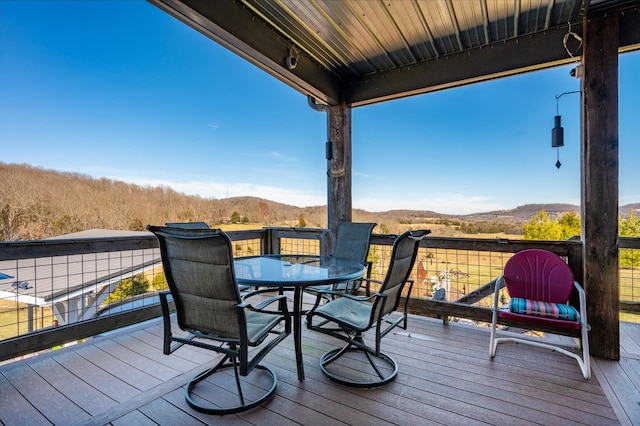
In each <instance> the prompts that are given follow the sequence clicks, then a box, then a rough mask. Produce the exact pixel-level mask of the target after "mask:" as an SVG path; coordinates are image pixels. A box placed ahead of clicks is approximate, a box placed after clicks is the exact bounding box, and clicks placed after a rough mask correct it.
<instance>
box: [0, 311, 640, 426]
mask: <svg viewBox="0 0 640 426" xmlns="http://www.w3.org/2000/svg"><path fill="white" fill-rule="evenodd" d="M396 330H397V331H395V332H392V333H390V334H389V335H387V336H386V337H385V338H384V339H383V351H385V352H386V353H388V354H389V355H391V356H392V357H393V358H394V359H396V361H397V362H398V364H399V368H400V373H399V374H398V377H397V379H396V380H395V381H394V382H392V383H390V384H388V385H386V386H383V387H380V388H375V389H356V388H349V387H345V386H340V385H337V384H334V383H333V382H331V381H330V380H329V379H328V378H326V377H325V376H324V375H323V374H322V372H321V371H320V369H319V367H318V362H319V358H320V356H322V354H323V353H324V352H326V351H327V350H329V349H331V348H333V347H336V346H340V342H339V341H336V340H335V339H333V338H331V337H329V336H326V335H323V334H319V333H314V332H311V331H308V330H306V329H305V330H303V352H304V364H305V373H306V380H305V381H304V382H299V381H298V378H297V374H296V368H295V362H294V361H293V360H294V352H293V340H292V338H288V339H286V340H285V341H284V342H282V343H281V344H280V345H279V346H278V347H276V348H275V349H274V350H273V351H272V352H271V353H270V354H269V355H268V356H267V357H266V358H265V359H264V361H263V363H264V364H267V365H269V366H270V367H271V368H272V369H273V370H274V371H275V372H276V374H277V376H278V388H277V390H276V394H275V395H274V396H273V397H272V398H271V399H270V400H269V401H267V402H266V403H265V404H263V405H262V406H261V407H259V408H256V409H254V410H251V411H249V412H245V413H240V414H237V415H228V416H224V417H220V416H209V415H206V414H202V413H199V412H197V411H195V410H193V409H192V408H191V407H189V406H188V405H187V403H186V401H185V398H184V386H185V383H186V382H187V381H188V380H189V379H191V378H192V377H193V376H195V375H196V374H197V373H199V372H200V371H202V370H204V369H205V368H207V367H208V366H211V365H213V363H214V362H215V360H217V359H219V358H218V356H217V355H213V354H211V353H210V352H209V351H206V350H204V349H201V348H195V347H191V346H183V347H182V348H180V349H178V350H177V351H175V352H174V353H173V354H171V355H170V356H166V355H163V354H162V322H161V321H159V320H158V321H152V322H148V323H145V324H143V325H140V326H138V327H133V328H129V329H127V330H123V331H120V332H115V333H110V334H108V335H105V336H100V337H96V338H93V339H88V340H87V341H86V342H83V343H80V344H77V345H74V346H70V347H67V348H63V349H60V350H57V351H51V352H48V353H44V354H40V355H38V356H35V357H32V358H27V359H23V360H19V361H14V362H12V363H7V364H4V365H2V366H0V392H1V397H0V420H1V422H0V424H5V425H13V424H30V425H31V424H34V425H38V424H55V425H107V424H112V425H128V424H139V425H157V424H159V425H165V424H166V425H172V424H180V425H192V424H193V425H201V424H230V425H249V424H252V425H272V424H278V425H293V424H304V425H314V424H322V425H349V424H350V425H385V424H397V425H414V424H435V425H437V424H443V425H475V424H477V425H480V424H495V425H502V424H518V425H528V424H532V425H533V424H557V423H558V422H560V423H564V424H586V425H616V424H622V425H633V424H640V405H638V402H639V401H640V344H639V343H640V325H638V324H630V323H623V324H622V325H621V335H623V336H624V337H623V338H621V359H620V361H610V360H602V359H596V358H594V359H593V373H594V374H593V376H592V378H591V379H590V380H588V381H587V380H584V379H583V378H582V375H581V373H580V369H579V367H578V366H577V364H576V363H575V361H573V360H571V359H570V358H568V357H566V356H563V355H561V354H558V353H554V352H551V351H545V350H542V349H539V348H533V347H530V346H523V345H515V344H503V345H500V347H499V349H498V351H497V353H496V356H495V358H494V359H493V360H491V359H490V358H489V355H488V351H489V333H488V329H486V328H482V327H475V326H471V325H467V324H460V323H456V322H451V323H450V324H449V325H443V323H442V321H439V320H436V319H431V318H423V317H413V316H412V317H411V318H410V321H409V329H408V330H406V331H405V330H401V329H396ZM175 331H176V333H181V332H180V331H179V330H175ZM337 368H349V369H350V370H353V371H354V374H364V373H363V372H362V371H361V370H363V369H364V367H363V365H362V364H361V363H359V362H357V361H356V360H353V361H351V362H341V363H339V365H337ZM233 380H234V379H233V375H232V373H231V371H230V370H229V371H225V372H224V373H222V372H221V373H218V374H216V375H215V377H212V378H209V379H207V380H206V382H203V383H201V384H200V385H198V387H197V388H196V395H198V397H200V398H203V399H205V400H208V401H210V402H212V403H215V401H216V398H222V396H223V395H224V394H225V392H226V391H223V390H222V389H224V388H226V387H231V386H234V382H233ZM264 386H265V385H264V383H263V381H261V380H260V379H259V378H252V379H247V387H246V392H247V395H248V396H249V397H250V396H251V395H252V394H257V393H259V391H260V389H261V387H264ZM214 394H215V395H216V398H214V397H212V395H214Z"/></svg>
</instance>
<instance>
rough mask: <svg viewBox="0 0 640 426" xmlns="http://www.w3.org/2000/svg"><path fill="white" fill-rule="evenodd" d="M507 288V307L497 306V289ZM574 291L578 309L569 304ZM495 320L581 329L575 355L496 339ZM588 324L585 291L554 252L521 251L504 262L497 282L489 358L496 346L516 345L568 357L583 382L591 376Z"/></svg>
mask: <svg viewBox="0 0 640 426" xmlns="http://www.w3.org/2000/svg"><path fill="white" fill-rule="evenodd" d="M503 286H506V287H507V291H508V292H509V296H510V298H511V300H510V302H509V305H508V307H503V308H500V307H499V303H500V301H499V299H500V297H499V293H500V289H501V288H502V287H503ZM573 291H576V292H577V295H578V301H579V307H578V309H576V308H575V307H573V306H571V305H570V304H569V297H570V296H571V294H572V292H573ZM498 318H502V319H507V320H510V321H517V322H519V323H521V324H522V325H523V327H525V328H528V329H535V326H536V325H540V326H544V327H545V328H547V329H549V328H550V329H557V330H580V339H579V340H580V347H581V349H582V353H581V354H578V353H575V352H572V351H570V350H568V349H565V348H562V347H560V346H556V345H552V344H549V343H545V342H540V341H535V340H533V339H526V338H520V337H514V336H510V337H496V327H497V322H498ZM589 328H590V327H589V325H588V324H587V308H586V296H585V292H584V290H583V289H582V287H581V286H580V284H578V283H577V282H576V281H574V278H573V273H572V272H571V269H570V268H569V266H568V265H567V264H566V263H565V262H564V260H562V258H560V257H559V256H557V255H556V254H554V253H551V252H549V251H546V250H540V249H530V250H523V251H521V252H518V253H516V254H515V255H514V256H513V257H511V259H509V260H508V261H507V264H506V265H505V267H504V273H503V274H502V275H501V276H500V277H499V278H498V279H497V280H496V287H495V295H494V303H493V318H492V321H491V340H490V347H489V355H490V356H491V358H493V357H494V356H495V354H496V349H497V346H498V344H499V343H505V342H515V343H522V344H527V345H532V346H537V347H541V348H546V349H550V350H552V351H556V352H559V353H562V354H564V355H567V356H569V357H571V358H573V359H575V360H576V361H578V364H579V365H580V369H581V370H582V375H583V376H584V378H585V379H589V378H590V377H591V363H590V358H589V337H588V332H589Z"/></svg>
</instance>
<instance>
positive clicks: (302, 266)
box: [234, 254, 365, 381]
mask: <svg viewBox="0 0 640 426" xmlns="http://www.w3.org/2000/svg"><path fill="white" fill-rule="evenodd" d="M234 269H235V273H236V281H237V282H238V284H240V285H247V286H252V287H257V286H267V287H282V288H293V339H294V344H295V353H296V364H297V368H298V379H299V380H300V381H303V380H304V365H303V362H302V342H301V339H302V315H303V311H302V295H303V290H304V288H306V287H310V286H317V285H329V284H335V283H338V282H342V281H350V280H354V279H357V278H360V277H362V276H363V275H364V272H365V267H364V265H363V264H362V263H360V262H358V261H355V260H350V259H343V258H339V257H332V256H310V255H295V254H286V255H285V254H281V255H262V256H250V257H239V258H236V259H235V260H234Z"/></svg>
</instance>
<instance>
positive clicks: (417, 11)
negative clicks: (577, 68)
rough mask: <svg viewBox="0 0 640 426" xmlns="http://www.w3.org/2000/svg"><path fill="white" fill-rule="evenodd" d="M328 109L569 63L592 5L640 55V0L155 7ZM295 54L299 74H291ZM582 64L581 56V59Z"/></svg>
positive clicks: (167, 3)
mask: <svg viewBox="0 0 640 426" xmlns="http://www.w3.org/2000/svg"><path fill="white" fill-rule="evenodd" d="M149 1H151V2H152V3H154V4H156V5H158V6H159V7H161V8H162V9H164V10H165V11H167V12H169V13H171V14H172V15H174V16H176V17H177V18H178V19H181V20H182V21H184V22H185V23H187V24H188V25H191V26H192V27H194V28H196V29H197V30H199V31H201V32H203V33H204V34H206V35H207V36H209V37H211V38H212V39H214V40H215V41H217V42H219V43H221V44H223V45H224V46H225V47H228V48H229V49H231V50H232V51H234V52H236V53H238V54H239V55H241V56H242V57H244V58H246V59H247V60H249V61H250V62H252V63H254V64H255V65H257V66H259V67H260V68H262V69H264V70H265V71H267V72H269V73H271V74H272V75H274V76H275V77H277V78H278V79H280V80H282V81H283V82H285V83H287V84H289V85H291V86H292V87H294V88H295V89H296V90H299V91H300V92H302V93H304V94H307V95H310V96H312V97H314V98H316V99H317V100H318V101H320V102H324V103H327V104H336V103H340V102H346V103H349V104H351V105H353V106H358V105H365V104H368V103H373V102H379V101H382V100H386V99H393V98H397V97H402V96H408V95H412V94H417V93H425V92H428V91H432V90H439V89H443V88H447V87H455V86H457V85H461V84H468V83H470V82H477V81H482V80H487V79H491V78H497V77H502V76H505V75H511V74H517V73H521V72H527V71H531V70H534V69H542V68H545V67H549V66H556V65H559V64H562V63H568V62H570V61H571V60H572V59H571V58H570V57H569V55H568V54H567V51H566V49H565V48H564V46H563V36H564V35H566V33H567V32H568V28H569V25H570V24H571V25H572V31H573V32H576V33H578V34H580V33H581V30H582V28H581V23H582V19H583V18H584V16H585V15H586V13H587V12H588V11H589V8H590V7H593V9H597V10H598V11H599V12H600V13H602V12H604V11H615V12H616V13H618V11H619V10H620V9H621V8H623V9H624V12H625V14H624V15H623V14H621V15H620V16H621V17H624V19H622V18H621V20H622V22H623V25H622V27H621V35H620V39H621V40H624V41H625V43H627V44H626V45H624V46H621V50H631V49H637V48H640V37H639V36H638V34H637V33H638V29H637V28H638V27H640V0H591V1H589V0H386V1H381V0H306V1H303V0H216V1H208V0H149ZM289 54H292V55H294V56H295V58H296V60H297V66H296V67H290V66H287V62H286V57H287V56H288V55H289ZM577 55H578V56H579V52H578V53H577Z"/></svg>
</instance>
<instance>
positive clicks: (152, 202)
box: [0, 163, 638, 241]
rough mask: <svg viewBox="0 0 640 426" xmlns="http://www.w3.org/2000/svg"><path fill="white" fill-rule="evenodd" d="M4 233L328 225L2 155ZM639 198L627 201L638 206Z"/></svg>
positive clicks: (260, 202) (260, 205)
mask: <svg viewBox="0 0 640 426" xmlns="http://www.w3.org/2000/svg"><path fill="white" fill-rule="evenodd" d="M0 182H2V185H0V240H5V241H11V240H39V239H44V238H50V237H54V236H58V235H64V234H69V233H72V232H78V231H83V230H87V229H95V228H99V229H113V230H131V231H141V230H143V229H144V227H145V226H146V225H147V224H149V223H153V224H162V223H165V222H177V221H204V222H206V223H208V224H209V225H210V226H216V225H220V224H229V223H238V224H245V225H248V226H255V227H257V228H259V227H262V226H287V227H291V226H296V227H297V226H300V227H312V228H324V227H326V226H327V210H326V206H311V207H304V208H300V207H295V206H290V205H286V204H281V203H277V202H274V201H269V200H265V199H261V198H255V197H234V198H225V199H207V198H201V197H197V196H191V195H185V194H182V193H179V192H176V191H174V190H173V189H171V188H168V187H163V186H158V187H142V186H139V185H134V184H129V183H125V182H120V181H115V180H110V179H96V178H92V177H90V176H87V175H82V174H77V173H64V172H57V171H53V170H45V169H41V168H37V167H33V166H29V165H25V164H6V163H0ZM631 208H635V209H637V208H638V205H634V206H625V207H623V208H621V211H627V212H628V211H630V209H631ZM543 209H544V210H545V211H546V213H547V215H548V216H549V217H550V218H552V219H557V218H560V217H562V215H563V214H565V213H567V212H572V211H573V212H577V211H578V210H579V208H578V207H577V206H573V205H569V204H549V205H542V204H532V205H526V206H520V207H517V208H515V209H510V210H502V211H497V212H488V213H477V214H473V215H464V216H452V215H445V214H440V213H437V212H435V211H429V210H424V211H422V210H421V211H414V210H390V211H387V212H381V213H371V212H367V211H364V210H359V209H356V210H354V211H353V220H354V221H360V222H376V223H378V227H377V228H376V231H375V232H377V233H389V234H396V233H399V232H402V231H403V230H405V229H407V228H411V227H413V226H418V225H425V224H426V225H429V227H432V228H433V230H434V234H436V235H441V236H461V235H462V234H469V235H471V236H473V235H474V234H478V233H483V234H484V233H506V234H512V235H522V234H523V229H522V226H523V224H525V223H526V222H527V221H529V220H530V219H531V218H533V217H534V216H535V215H536V214H537V212H539V211H540V210H543Z"/></svg>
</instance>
